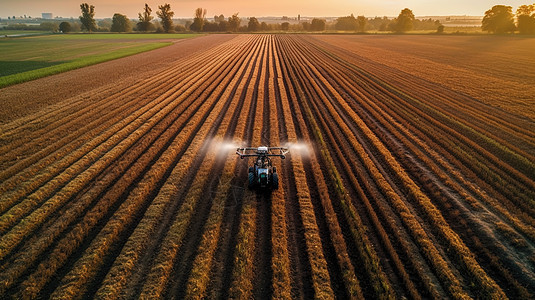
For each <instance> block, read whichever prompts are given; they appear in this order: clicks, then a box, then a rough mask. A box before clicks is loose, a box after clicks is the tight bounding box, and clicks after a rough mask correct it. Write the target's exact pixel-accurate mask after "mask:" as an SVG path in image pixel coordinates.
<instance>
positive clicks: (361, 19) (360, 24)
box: [357, 16, 368, 32]
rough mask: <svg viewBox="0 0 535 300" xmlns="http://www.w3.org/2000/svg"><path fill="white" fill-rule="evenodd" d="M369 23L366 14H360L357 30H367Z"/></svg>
mask: <svg viewBox="0 0 535 300" xmlns="http://www.w3.org/2000/svg"><path fill="white" fill-rule="evenodd" d="M367 24H368V19H366V17H365V16H358V17H357V30H358V31H359V32H365V31H366V25H367Z"/></svg>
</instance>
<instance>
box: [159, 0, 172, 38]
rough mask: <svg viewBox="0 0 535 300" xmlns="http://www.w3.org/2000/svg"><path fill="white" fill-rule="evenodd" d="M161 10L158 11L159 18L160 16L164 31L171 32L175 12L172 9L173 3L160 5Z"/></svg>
mask: <svg viewBox="0 0 535 300" xmlns="http://www.w3.org/2000/svg"><path fill="white" fill-rule="evenodd" d="M158 9H159V11H157V12H156V14H157V15H158V18H160V20H161V21H160V23H162V27H163V31H164V32H171V31H172V30H173V27H174V26H173V16H174V15H175V13H174V12H173V11H172V10H171V4H167V3H165V4H164V5H160V6H158Z"/></svg>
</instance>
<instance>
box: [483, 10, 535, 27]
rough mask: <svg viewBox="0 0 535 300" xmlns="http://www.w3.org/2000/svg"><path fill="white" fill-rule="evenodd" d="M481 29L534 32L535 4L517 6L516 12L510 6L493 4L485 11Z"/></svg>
mask: <svg viewBox="0 0 535 300" xmlns="http://www.w3.org/2000/svg"><path fill="white" fill-rule="evenodd" d="M515 17H516V22H515ZM481 29H483V30H484V31H488V32H489V33H495V34H503V33H512V32H515V31H518V32H519V33H520V34H535V4H532V5H521V6H519V7H518V9H517V10H516V14H513V8H512V7H511V6H507V5H495V6H493V7H492V8H491V9H489V10H487V11H486V12H485V16H484V17H483V22H482V26H481Z"/></svg>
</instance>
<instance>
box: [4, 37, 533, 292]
mask: <svg viewBox="0 0 535 300" xmlns="http://www.w3.org/2000/svg"><path fill="white" fill-rule="evenodd" d="M373 38H374V37H340V36H337V37H329V36H327V37H324V36H317V37H316V36H290V35H280V36H273V35H212V36H206V37H201V38H196V39H192V40H185V41H181V42H179V43H176V44H174V45H172V46H170V47H166V48H162V49H159V50H155V51H152V52H148V53H144V54H139V55H135V56H132V57H128V58H123V59H119V60H116V61H112V62H108V63H103V64H99V65H96V66H92V67H87V68H84V69H80V70H75V71H71V72H67V73H64V74H60V75H56V76H51V77H48V78H44V79H40V80H36V81H32V82H28V83H25V84H21V85H16V86H13V87H9V88H6V89H3V90H0V101H6V102H5V103H8V104H9V103H10V104H9V105H8V107H9V109H6V110H5V111H3V112H2V113H3V114H4V115H3V117H4V118H3V120H4V123H3V124H2V125H1V127H0V151H1V153H2V156H1V158H0V166H1V167H0V169H1V170H2V171H1V172H0V193H1V199H0V270H1V272H0V283H1V284H0V294H6V295H12V296H14V297H17V298H20V297H30V298H33V297H37V296H40V297H49V296H52V297H68V298H71V297H75V296H84V297H93V296H97V297H105V298H115V297H117V298H139V297H168V298H169V297H174V298H184V297H209V298H216V297H242V298H251V297H255V298H264V297H274V298H307V299H308V298H312V297H314V296H316V297H320V298H321V297H324V298H332V297H335V296H336V297H339V298H350V297H351V298H359V297H365V298H370V299H373V298H378V297H396V298H400V297H408V298H414V299H419V298H445V297H451V298H457V297H465V296H469V297H498V298H500V297H505V296H507V297H510V298H530V297H533V296H534V294H533V291H534V290H535V271H534V270H535V244H534V243H535V228H534V227H535V218H534V217H533V216H535V203H534V202H533V199H535V192H534V191H535V175H534V174H535V172H534V171H535V166H534V165H533V161H534V160H535V159H534V158H535V150H534V149H535V134H534V131H533V130H532V128H533V121H532V120H531V119H530V118H527V117H526V116H527V115H525V114H516V113H515V111H516V110H517V108H516V107H517V106H518V105H519V103H520V101H516V102H514V101H513V102H514V106H515V108H512V109H504V108H503V107H502V108H496V107H493V106H492V105H493V104H494V103H495V101H496V99H497V98H496V99H494V98H493V99H491V100H492V101H487V100H488V99H485V100H486V101H482V99H478V98H477V97H478V94H477V93H478V88H474V90H469V87H468V86H467V85H465V86H461V87H460V88H453V87H451V86H449V85H448V83H447V82H446V81H441V80H439V79H437V80H435V81H432V80H430V78H428V77H426V76H427V75H426V74H427V73H426V72H427V71H425V72H423V74H424V75H421V76H420V75H419V74H418V73H417V72H415V71H414V69H413V67H412V66H408V65H402V63H404V62H405V60H407V58H406V57H407V56H408V54H407V53H405V52H403V51H401V48H400V47H398V48H396V49H397V50H398V51H399V52H400V53H399V57H396V56H391V57H386V56H384V55H382V54H380V53H378V54H377V60H374V56H373V53H371V51H370V50H369V48H370V47H378V45H381V43H380V42H379V41H378V40H373V41H372V40H371V39H373ZM392 38H395V37H392ZM398 38H399V40H395V41H393V42H392V43H394V45H398V44H396V43H401V44H403V45H405V46H406V45H407V43H408V42H407V40H409V41H410V43H415V40H414V39H417V38H420V39H422V40H426V39H428V40H429V39H432V40H434V39H435V37H411V38H412V40H411V38H406V37H398ZM360 39H362V40H360ZM366 39H370V40H369V41H370V43H369V44H366V43H365V41H366ZM434 41H435V42H436V40H434ZM505 42H507V41H505ZM505 42H504V43H505ZM482 43H486V41H482ZM359 44H361V45H362V47H363V48H362V49H363V52H362V53H361V54H359V48H358V46H356V45H359ZM364 45H367V46H364ZM388 45H389V44H388V43H386V42H385V44H384V46H385V47H387V46H388ZM478 45H479V44H478ZM478 45H476V46H474V47H477V46H478ZM443 46H444V48H441V49H442V50H441V51H443V52H444V53H446V54H447V53H448V50H447V49H448V48H447V46H446V45H443ZM479 46H480V45H479ZM366 47H368V48H366ZM418 49H419V50H418V51H422V50H421V49H420V48H418ZM407 51H408V52H409V50H407ZM496 53H497V54H495V55H497V56H499V54H500V52H499V51H497V52H496ZM446 54H443V55H445V56H447V55H446ZM390 55H393V54H392V53H390ZM425 55H426V54H425V51H424V52H423V53H420V54H417V56H419V57H425ZM526 60H527V61H529V60H528V58H526ZM400 62H401V63H400ZM461 62H462V60H461ZM448 63H449V64H450V65H452V68H453V67H456V66H455V64H456V62H455V61H448ZM480 63H482V62H480ZM477 65H478V62H474V63H473V64H472V65H470V66H469V69H470V68H472V67H473V66H477ZM474 68H475V67H474ZM493 72H494V73H496V74H498V73H499V72H500V70H499V66H494V69H493ZM494 73H493V74H494ZM102 74H107V75H106V77H105V76H102ZM463 74H464V73H463ZM507 74H508V75H507V76H509V77H508V80H509V81H512V82H518V84H521V82H522V80H523V79H522V78H514V73H511V74H509V73H507ZM108 75H109V76H108ZM528 75H529V74H528ZM528 75H526V76H528ZM463 76H464V75H463ZM529 76H532V75H529ZM109 78H113V79H111V80H110V79H109ZM21 100H24V103H25V104H24V106H21V105H20V104H18V103H21V102H20V101H21ZM28 107H31V108H30V109H29V108H28ZM261 144H270V145H276V144H281V145H290V150H291V154H290V155H289V157H288V159H286V160H284V161H277V162H276V165H277V167H278V170H279V173H280V176H281V186H280V189H279V190H276V191H273V192H272V193H268V194H262V193H255V192H254V191H250V190H247V189H246V188H245V187H246V178H247V167H248V165H247V164H246V161H245V160H240V159H238V158H237V157H236V156H235V155H234V154H233V153H234V151H235V147H236V146H238V145H239V146H241V145H261ZM295 145H307V146H308V147H307V149H304V150H303V149H302V148H298V147H295Z"/></svg>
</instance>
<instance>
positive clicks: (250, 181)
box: [248, 172, 254, 189]
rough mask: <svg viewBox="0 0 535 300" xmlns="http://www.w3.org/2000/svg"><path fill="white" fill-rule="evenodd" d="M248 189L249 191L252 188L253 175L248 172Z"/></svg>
mask: <svg viewBox="0 0 535 300" xmlns="http://www.w3.org/2000/svg"><path fill="white" fill-rule="evenodd" d="M248 187H249V188H250V189H252V188H254V173H253V172H249V184H248Z"/></svg>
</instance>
